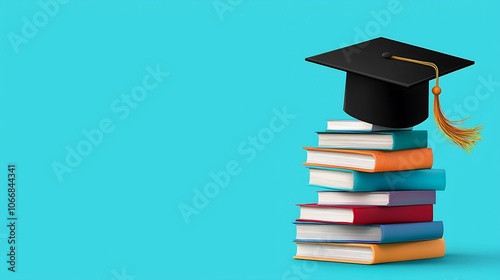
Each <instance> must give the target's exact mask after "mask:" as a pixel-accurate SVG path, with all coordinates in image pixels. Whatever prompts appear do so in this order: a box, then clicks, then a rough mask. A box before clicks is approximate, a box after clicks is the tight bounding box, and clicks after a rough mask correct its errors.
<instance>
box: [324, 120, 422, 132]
mask: <svg viewBox="0 0 500 280" xmlns="http://www.w3.org/2000/svg"><path fill="white" fill-rule="evenodd" d="M412 129H413V127H405V128H392V127H385V126H379V125H375V124H371V123H367V122H363V121H359V120H330V121H327V125H326V130H328V131H374V132H375V131H400V130H403V131H404V130H412Z"/></svg>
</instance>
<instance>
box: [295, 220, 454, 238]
mask: <svg viewBox="0 0 500 280" xmlns="http://www.w3.org/2000/svg"><path fill="white" fill-rule="evenodd" d="M295 225H296V229H297V235H296V239H295V240H294V241H295V242H323V243H324V242H337V243H398V242H410V241H422V240H431V239H438V238H441V237H443V232H444V227H443V222H441V221H434V222H424V223H401V224H383V225H343V224H329V223H316V222H299V221H297V222H295Z"/></svg>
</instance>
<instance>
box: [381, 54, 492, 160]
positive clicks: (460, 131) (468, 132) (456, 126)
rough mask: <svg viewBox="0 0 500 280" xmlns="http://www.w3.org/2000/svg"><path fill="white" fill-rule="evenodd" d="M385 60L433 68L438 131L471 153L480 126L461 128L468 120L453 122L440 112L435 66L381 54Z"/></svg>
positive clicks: (478, 134) (425, 62)
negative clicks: (390, 59) (389, 59)
mask: <svg viewBox="0 0 500 280" xmlns="http://www.w3.org/2000/svg"><path fill="white" fill-rule="evenodd" d="M382 56H383V57H385V58H392V59H396V60H401V61H406V62H411V63H416V64H421V65H426V66H430V67H432V68H434V71H435V72H436V86H434V87H433V88H432V93H433V94H434V121H435V123H436V125H437V127H438V128H439V130H440V133H441V136H444V137H447V138H448V139H449V140H451V142H452V143H453V144H455V145H457V146H459V147H460V148H462V149H463V150H465V151H466V152H467V153H471V150H472V148H474V146H476V144H477V141H479V140H481V131H480V130H481V129H482V128H483V126H482V125H478V126H475V127H472V128H461V127H460V125H462V124H463V122H464V121H465V120H466V119H468V118H469V117H467V118H464V119H462V120H458V121H453V120H450V119H448V118H447V117H446V116H445V115H444V114H443V111H442V110H441V105H440V103H439V94H441V88H440V87H439V70H438V67H437V65H436V64H434V63H432V62H427V61H421V60H416V59H411V58H406V57H401V56H395V55H392V54H391V53H384V54H382ZM444 137H443V138H444Z"/></svg>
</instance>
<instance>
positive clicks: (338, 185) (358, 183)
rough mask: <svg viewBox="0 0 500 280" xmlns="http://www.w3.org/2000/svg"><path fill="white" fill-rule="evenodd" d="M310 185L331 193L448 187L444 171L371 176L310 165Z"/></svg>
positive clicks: (382, 173) (418, 171) (417, 170)
mask: <svg viewBox="0 0 500 280" xmlns="http://www.w3.org/2000/svg"><path fill="white" fill-rule="evenodd" d="M308 168H309V185H311V186H316V187H322V188H327V189H331V190H342V191H354V192H373V191H419V190H436V191H441V190H444V189H445V186H446V174H445V170H444V169H416V170H407V171H391V172H377V173H368V172H360V171H354V170H348V169H337V168H326V167H317V166H308Z"/></svg>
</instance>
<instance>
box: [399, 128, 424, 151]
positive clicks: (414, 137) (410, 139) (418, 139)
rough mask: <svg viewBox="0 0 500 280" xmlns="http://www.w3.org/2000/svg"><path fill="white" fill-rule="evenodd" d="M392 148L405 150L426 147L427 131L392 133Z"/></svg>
mask: <svg viewBox="0 0 500 280" xmlns="http://www.w3.org/2000/svg"><path fill="white" fill-rule="evenodd" d="M392 139H393V146H392V150H405V149H416V148H426V147H427V131H426V130H415V131H399V132H394V133H393V134H392Z"/></svg>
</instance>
